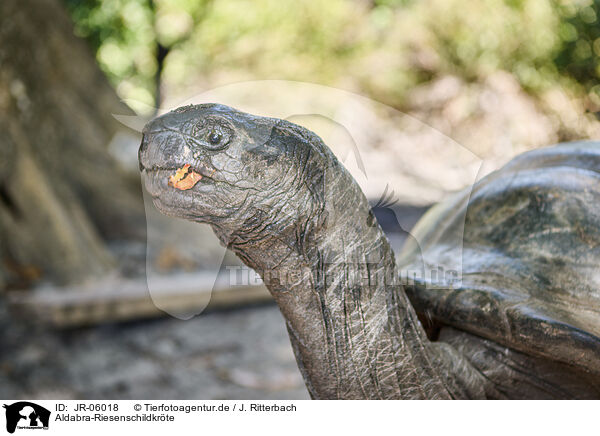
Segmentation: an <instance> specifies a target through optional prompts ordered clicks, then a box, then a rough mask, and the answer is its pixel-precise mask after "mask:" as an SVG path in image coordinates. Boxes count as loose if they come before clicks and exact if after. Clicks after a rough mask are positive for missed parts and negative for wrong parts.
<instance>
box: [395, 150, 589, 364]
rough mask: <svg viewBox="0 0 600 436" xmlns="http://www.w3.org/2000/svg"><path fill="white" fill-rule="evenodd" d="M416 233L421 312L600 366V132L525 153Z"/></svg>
mask: <svg viewBox="0 0 600 436" xmlns="http://www.w3.org/2000/svg"><path fill="white" fill-rule="evenodd" d="M411 234H412V236H413V237H414V238H413V239H410V240H409V241H408V242H407V243H406V244H405V246H404V247H403V249H402V250H401V252H400V253H399V255H398V256H397V261H398V264H399V267H400V269H401V271H411V272H415V271H417V272H419V273H420V274H414V273H413V276H411V277H412V280H409V282H408V285H407V286H406V291H407V294H408V296H409V298H410V299H411V301H412V303H413V305H414V307H415V309H416V311H417V312H418V313H419V314H420V315H421V317H425V318H427V319H430V320H432V321H433V322H435V323H437V324H438V325H440V324H441V325H449V326H452V327H455V328H458V329H461V330H464V331H467V332H470V333H473V334H476V335H478V336H481V337H484V338H487V339H491V340H494V341H496V342H497V343H500V344H502V345H503V346H506V347H509V348H512V349H515V350H518V351H521V352H524V353H527V354H530V355H535V356H540V357H544V358H548V359H552V360H555V361H559V362H563V363H566V364H569V365H572V366H574V367H577V368H579V369H582V370H585V371H587V372H592V373H596V374H600V142H577V143H570V144H559V145H557V146H553V147H548V148H544V149H538V150H535V151H532V152H529V153H525V154H523V155H521V156H519V157H517V158H515V159H514V160H512V161H511V162H509V163H508V164H507V165H506V166H505V167H503V168H502V169H500V170H498V171H496V172H494V173H492V174H490V175H488V176H487V177H485V178H483V179H482V180H481V181H479V182H478V183H476V184H475V185H474V186H473V187H472V188H470V189H467V190H465V191H462V192H460V193H458V194H455V195H454V196H453V197H452V198H450V199H449V200H447V201H445V202H443V203H440V204H439V205H436V206H434V207H433V208H431V209H430V210H429V211H428V212H427V213H426V214H425V216H424V217H423V218H422V219H421V220H420V221H419V222H418V223H417V225H416V226H415V228H414V229H413V231H412V232H411ZM428 272H430V273H428ZM415 275H416V276H415Z"/></svg>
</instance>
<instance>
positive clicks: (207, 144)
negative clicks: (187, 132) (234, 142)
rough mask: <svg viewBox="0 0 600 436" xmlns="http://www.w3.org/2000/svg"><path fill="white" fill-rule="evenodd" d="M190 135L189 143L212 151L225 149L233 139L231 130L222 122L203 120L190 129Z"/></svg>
mask: <svg viewBox="0 0 600 436" xmlns="http://www.w3.org/2000/svg"><path fill="white" fill-rule="evenodd" d="M191 133H192V136H193V138H190V139H189V140H190V141H192V142H194V143H195V144H196V145H197V146H201V147H204V148H206V149H208V150H212V151H217V150H221V149H223V148H225V147H226V146H227V144H229V142H230V141H231V139H232V137H233V129H232V128H231V127H230V126H229V125H227V124H226V123H225V122H223V121H221V122H215V121H212V120H209V121H206V120H203V121H201V122H199V123H198V124H196V125H195V126H194V127H193V128H192V131H191Z"/></svg>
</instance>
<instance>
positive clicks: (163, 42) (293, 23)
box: [65, 0, 600, 110]
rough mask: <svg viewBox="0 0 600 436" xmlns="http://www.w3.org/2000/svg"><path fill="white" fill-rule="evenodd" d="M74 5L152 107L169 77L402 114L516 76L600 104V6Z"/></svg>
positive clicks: (116, 71) (129, 89) (79, 19)
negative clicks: (454, 79) (238, 83)
mask: <svg viewBox="0 0 600 436" xmlns="http://www.w3.org/2000/svg"><path fill="white" fill-rule="evenodd" d="M65 1H66V3H67V6H68V9H69V11H70V12H71V14H72V17H73V19H74V21H75V24H76V32H77V33H78V34H79V35H81V36H83V37H84V38H86V39H87V40H88V41H89V43H90V44H91V45H92V46H93V48H94V50H96V54H97V58H98V61H99V63H100V65H101V67H102V68H103V70H104V71H105V72H106V73H107V74H108V76H109V78H110V79H111V81H112V82H113V83H114V84H115V86H116V87H117V92H118V93H119V95H120V96H121V97H122V98H125V99H133V100H137V101H139V102H142V103H144V104H147V105H152V104H154V96H155V94H156V87H155V84H156V80H157V74H158V72H159V71H160V76H161V77H160V80H161V81H162V83H164V84H166V85H167V86H168V88H169V89H171V90H177V89H182V90H183V89H186V88H185V87H186V86H188V85H189V84H191V83H203V84H205V85H206V86H208V85H210V84H216V83H225V82H227V81H233V80H250V79H268V78H271V79H273V78H277V79H291V80H304V81H311V82H318V83H323V84H328V85H334V86H341V87H345V88H349V89H352V90H355V91H359V92H363V93H367V94H368V95H370V96H372V97H374V98H376V99H379V100H382V101H385V102H386V103H388V104H392V105H394V106H401V105H402V102H403V98H404V96H405V95H406V91H407V90H408V89H410V87H411V86H414V85H415V84H417V83H420V82H423V81H426V80H429V79H431V78H433V77H436V76H438V75H441V74H456V75H459V76H461V77H463V78H465V79H467V80H479V79H482V78H484V77H486V76H487V75H489V74H490V73H492V72H493V71H496V70H505V71H509V72H511V73H513V74H514V75H515V76H516V77H517V78H518V80H519V81H520V82H521V84H522V85H523V86H524V87H525V88H526V89H527V90H529V91H530V92H532V93H534V94H535V93H537V92H541V91H543V90H544V89H547V88H548V87H551V86H554V85H555V84H557V83H560V84H561V86H568V87H570V88H571V89H572V90H573V91H574V92H576V93H579V94H581V95H587V96H589V98H590V101H591V102H592V103H593V104H594V105H596V107H600V87H599V85H598V83H599V82H600V81H599V79H600V21H599V15H600V0H470V1H468V0H419V1H416V0H375V1H366V0H329V1H327V2H317V1H294V0H256V1H250V0H198V1H196V0H154V1H152V0H65ZM159 45H160V46H161V47H162V48H163V54H166V58H165V59H164V69H163V68H162V67H163V65H162V62H160V56H159V57H158V58H157V53H159V50H158V47H159ZM157 59H158V61H157ZM140 108H141V107H140ZM140 108H138V109H140ZM596 110H598V109H596Z"/></svg>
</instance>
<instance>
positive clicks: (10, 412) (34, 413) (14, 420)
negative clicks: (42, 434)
mask: <svg viewBox="0 0 600 436" xmlns="http://www.w3.org/2000/svg"><path fill="white" fill-rule="evenodd" d="M4 408H5V409H6V431H8V432H9V433H14V432H15V429H17V428H18V429H29V430H34V429H38V430H39V429H44V430H47V429H48V423H49V421H50V411H49V410H48V409H46V408H44V407H42V406H39V405H37V404H35V403H30V402H29V401H19V402H17V403H13V404H11V405H6V404H5V405H4Z"/></svg>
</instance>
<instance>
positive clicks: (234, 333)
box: [0, 304, 308, 399]
mask: <svg viewBox="0 0 600 436" xmlns="http://www.w3.org/2000/svg"><path fill="white" fill-rule="evenodd" d="M3 311H4V309H3ZM3 315H4V316H2V319H4V320H7V317H6V314H5V313H4V314H3ZM3 328H4V335H3V338H2V350H3V353H2V356H1V357H0V397H2V398H5V399H21V398H23V399H25V398H36V399H42V398H53V399H56V398H59V399H307V398H308V393H307V391H306V389H305V387H304V383H303V381H302V377H301V376H300V373H299V372H298V369H297V367H296V362H295V359H294V356H293V354H292V349H291V346H290V344H289V340H288V337H287V333H286V330H285V326H284V322H283V318H282V316H281V314H280V313H279V310H278V309H277V307H276V306H275V305H274V304H270V305H264V306H257V307H250V308H244V309H240V310H235V311H225V312H213V313H204V314H202V315H200V316H198V317H196V318H194V319H191V320H189V321H180V320H177V319H174V318H164V319H159V320H155V321H145V322H136V323H129V324H119V325H105V326H101V327H96V328H87V329H81V330H75V331H69V332H56V333H55V334H49V333H48V332H44V331H43V330H41V329H39V328H38V329H36V328H32V327H30V326H26V325H22V324H20V323H18V322H16V321H15V320H12V322H11V324H10V326H8V325H4V326H3ZM24 330H29V332H25V331H24ZM9 350H10V351H9Z"/></svg>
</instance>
